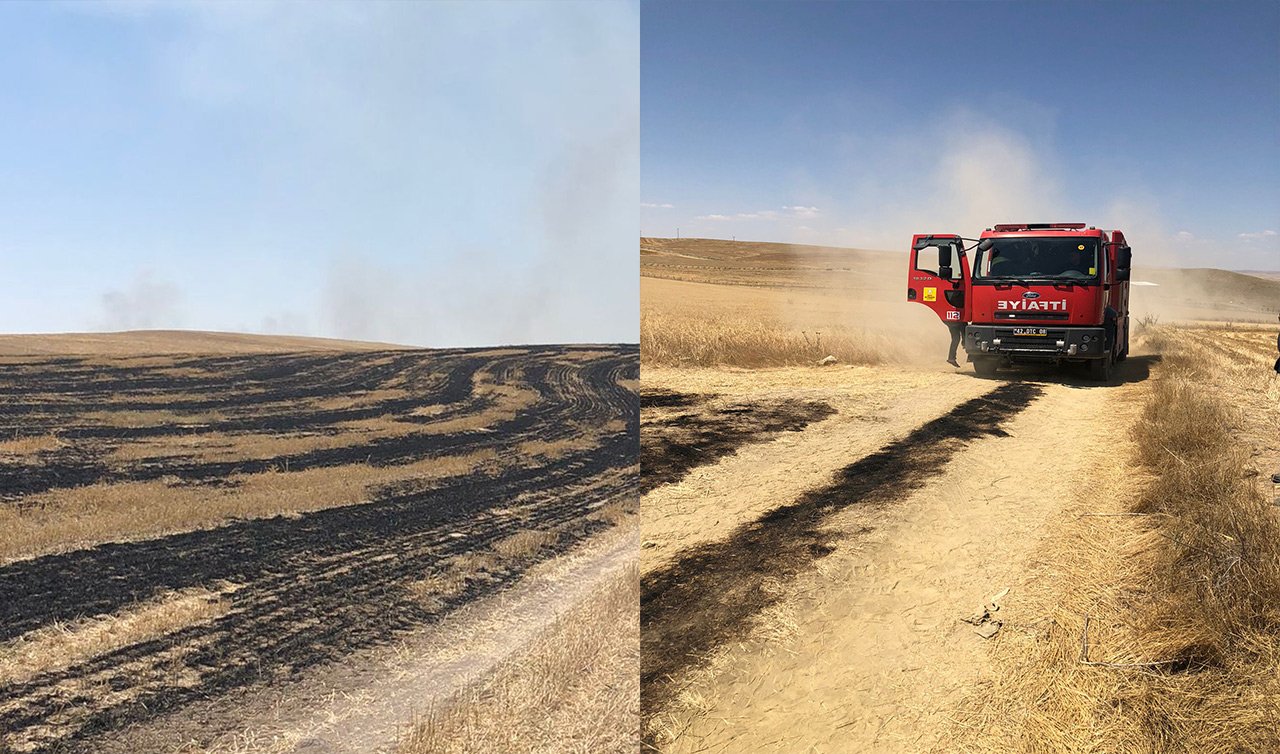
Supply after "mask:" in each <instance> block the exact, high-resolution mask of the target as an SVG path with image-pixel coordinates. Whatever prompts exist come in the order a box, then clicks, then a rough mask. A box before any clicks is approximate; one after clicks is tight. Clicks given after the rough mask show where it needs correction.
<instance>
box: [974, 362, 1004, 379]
mask: <svg viewBox="0 0 1280 754" xmlns="http://www.w3.org/2000/svg"><path fill="white" fill-rule="evenodd" d="M999 365H1000V362H999V360H998V359H993V358H990V357H978V358H976V359H974V360H973V373H974V374H976V375H978V376H979V377H995V376H996V367H998V366H999Z"/></svg>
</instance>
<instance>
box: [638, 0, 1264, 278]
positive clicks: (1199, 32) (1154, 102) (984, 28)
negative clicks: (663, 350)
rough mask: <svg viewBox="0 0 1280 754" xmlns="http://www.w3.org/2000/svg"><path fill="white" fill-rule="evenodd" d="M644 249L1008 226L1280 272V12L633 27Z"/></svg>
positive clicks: (1084, 9) (787, 12)
mask: <svg viewBox="0 0 1280 754" xmlns="http://www.w3.org/2000/svg"><path fill="white" fill-rule="evenodd" d="M641 61H642V63H641V64H642V71H643V76H642V81H641V102H642V107H641V161H642V181H641V201H642V205H641V221H640V224H641V229H642V232H643V233H645V234H647V235H660V236H666V235H674V234H675V232H676V228H677V227H679V228H680V232H681V233H682V234H683V235H685V236H711V237H718V238H728V237H730V236H737V237H738V238H750V239H758V240H777V241H792V242H810V243H834V244H839V245H848V246H861V247H864V248H882V249H900V248H905V246H906V245H907V242H908V239H909V238H910V234H911V233H912V232H915V231H921V232H951V231H954V232H959V233H962V234H966V235H968V234H976V233H978V232H980V231H981V230H982V229H983V228H985V227H987V226H988V225H991V224H992V223H996V222H1001V221H1011V220H1031V221H1064V220H1072V221H1073V220H1080V221H1084V222H1088V223H1090V224H1096V225H1101V226H1103V227H1119V228H1122V229H1123V230H1125V231H1126V234H1127V235H1128V237H1129V239H1130V241H1131V243H1132V244H1133V246H1134V248H1135V254H1144V255H1145V260H1146V261H1147V262H1148V263H1150V262H1156V263H1162V264H1186V265H1192V266H1217V267H1226V268H1231V269H1271V270H1276V269H1280V235H1277V231H1280V4H1277V3H1274V2H1235V3H1194V4H1187V3H1182V4H1175V3H1082V2H1081V3H1027V4H1014V3H996V2H991V3H977V2H943V3H934V2H903V3H888V2H848V3H834V2H831V3H751V4H733V5H728V4H721V3H687V2H678V3H667V2H645V3H644V5H643V7H642V12H641Z"/></svg>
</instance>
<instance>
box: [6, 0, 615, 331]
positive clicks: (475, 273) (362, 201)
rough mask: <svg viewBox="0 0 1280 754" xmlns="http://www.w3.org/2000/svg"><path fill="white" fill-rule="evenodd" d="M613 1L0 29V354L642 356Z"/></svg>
mask: <svg viewBox="0 0 1280 754" xmlns="http://www.w3.org/2000/svg"><path fill="white" fill-rule="evenodd" d="M638 30H639V9H638V6H637V5H636V4H635V3H634V2H615V3H609V2H604V3H597V2H582V3H572V2H549V3H545V4H538V3H514V2H502V3H499V2H494V3H458V4H448V3H393V4H382V5H379V4H360V5H355V4H340V3H296V4H261V3H254V4H233V3H225V4H218V5H198V4H159V3H112V4H90V3H86V4H76V5H35V4H30V5H27V4H15V3H3V4H0V262H2V263H3V267H0V269H2V270H3V273H2V274H3V277H4V279H5V285H4V291H5V295H4V296H0V331H7V332H50V331H66V330H86V329H123V328H137V327H188V328H198V329H221V330H241V331H267V332H287V333H300V334H311V335H323V336H334V337H354V338H363V339H377V340H390V341H396V342H404V343H414V344H421V345H470V344H489V343H511V342H564V341H628V342H634V341H636V340H637V339H638V322H637V315H636V312H637V310H638V306H639V303H638V300H639V290H638V282H637V277H638V265H637V262H636V253H635V244H636V241H635V238H636V230H635V229H636V217H637V204H638V203H639V195H638V193H637V187H638V183H639V155H638V149H639V131H638V121H639V113H638V107H639V99H638V97H639V39H638Z"/></svg>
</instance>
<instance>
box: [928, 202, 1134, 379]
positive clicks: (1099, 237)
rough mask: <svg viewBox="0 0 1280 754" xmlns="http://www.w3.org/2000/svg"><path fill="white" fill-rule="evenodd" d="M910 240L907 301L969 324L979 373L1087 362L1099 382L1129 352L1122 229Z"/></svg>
mask: <svg viewBox="0 0 1280 754" xmlns="http://www.w3.org/2000/svg"><path fill="white" fill-rule="evenodd" d="M966 241H969V242H973V241H975V239H964V238H961V237H960V236H958V235H956V234H954V233H918V234H916V235H915V236H914V237H913V238H912V239H911V268H910V272H909V275H908V283H907V300H908V301H915V302H918V303H921V304H924V305H925V306H927V307H929V308H930V309H932V310H933V311H934V312H935V313H937V315H938V317H939V318H940V319H941V320H942V321H943V322H946V323H948V324H953V325H959V324H963V325H964V340H963V341H962V342H963V343H964V349H965V351H966V352H967V353H968V354H969V361H970V362H972V363H973V369H974V371H975V372H977V373H978V374H979V375H983V376H988V375H992V374H995V372H996V370H997V369H999V368H1000V367H1001V366H1010V365H1013V364H1019V363H1054V364H1070V363H1079V364H1087V365H1088V367H1089V372H1090V375H1091V376H1092V377H1093V378H1095V379H1098V380H1104V381H1105V380H1108V379H1110V377H1111V371H1112V366H1113V365H1114V364H1115V362H1117V361H1122V360H1124V358H1125V357H1126V356H1128V355H1129V268H1130V262H1131V260H1132V252H1131V250H1130V249H1129V245H1128V244H1127V243H1126V242H1125V238H1124V234H1123V233H1121V232H1120V231H1118V230H1113V231H1106V230H1101V229H1099V228H1094V227H1092V226H1089V227H1086V226H1085V224H1084V223H1014V224H1006V225H996V226H994V227H992V228H987V229H986V231H985V232H983V234H982V235H981V236H980V237H979V238H978V239H976V243H974V244H973V245H972V246H970V247H967V248H966V246H965V242H966Z"/></svg>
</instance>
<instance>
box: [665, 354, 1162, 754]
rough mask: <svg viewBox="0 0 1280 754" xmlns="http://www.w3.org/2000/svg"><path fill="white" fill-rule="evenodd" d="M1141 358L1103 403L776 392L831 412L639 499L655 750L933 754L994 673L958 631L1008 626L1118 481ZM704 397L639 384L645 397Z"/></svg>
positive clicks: (961, 389) (1025, 383)
mask: <svg viewBox="0 0 1280 754" xmlns="http://www.w3.org/2000/svg"><path fill="white" fill-rule="evenodd" d="M1152 361H1153V359H1152V357H1147V356H1135V357H1134V358H1131V359H1130V360H1129V362H1128V363H1127V364H1126V365H1125V367H1124V369H1123V370H1122V378H1121V384H1118V385H1114V386H1097V385H1094V384H1091V383H1089V382H1087V381H1084V380H1077V379H1073V378H1071V377H1070V376H1063V375H1058V374H1056V373H1052V372H1049V373H1042V374H1035V373H1031V374H1020V375H1016V376H1013V377H1012V378H1010V379H1002V380H994V381H991V380H980V379H976V378H974V377H972V376H971V375H954V374H944V373H936V372H932V373H931V372H918V373H916V372H908V373H907V374H906V375H905V379H898V378H897V375H898V374H900V373H901V370H896V371H894V374H893V375H890V374H889V373H888V372H889V371H891V370H888V369H886V370H884V371H883V373H882V372H881V370H880V369H879V368H865V369H862V370H846V373H845V374H844V375H843V376H844V377H845V378H846V380H845V384H844V385H843V386H841V387H840V389H838V390H837V389H836V388H837V384H838V382H839V380H838V377H840V376H841V375H839V374H838V373H832V377H831V378H830V380H831V382H830V383H829V384H826V383H825V382H824V384H817V385H815V384H812V382H809V383H808V384H806V382H805V381H804V380H803V379H802V377H801V375H800V373H799V371H797V372H796V373H794V374H791V375H788V374H787V373H786V370H780V371H778V372H774V373H771V374H773V378H772V379H773V380H774V381H775V382H782V383H787V382H790V383H791V391H792V392H798V393H803V394H804V395H806V396H807V397H808V398H809V399H810V400H812V399H815V398H817V397H819V396H821V395H823V394H825V395H826V396H827V398H828V399H829V400H830V401H832V402H833V403H834V404H836V405H837V406H838V409H839V410H838V411H837V413H836V414H835V415H834V416H832V417H830V418H827V419H825V420H821V421H818V422H815V423H813V424H810V425H808V426H807V427H805V428H803V429H802V430H800V431H798V432H794V431H792V432H788V431H782V432H777V433H773V434H772V435H769V436H767V437H759V436H754V437H751V438H749V440H751V441H753V442H750V443H744V445H743V446H742V447H741V448H740V449H738V451H737V453H736V455H734V456H730V457H728V458H725V459H723V460H719V461H718V462H713V463H710V464H708V465H705V466H700V467H698V468H697V469H695V470H692V471H690V472H689V473H688V474H687V476H686V477H685V478H684V479H683V480H682V481H680V482H678V483H675V484H671V485H667V486H662V487H658V488H656V489H654V490H653V491H652V492H650V493H649V494H648V495H647V496H646V497H645V498H644V499H643V501H642V505H641V509H642V516H643V526H644V536H645V539H646V542H645V549H644V550H642V553H643V568H644V576H643V586H644V593H643V597H642V658H643V681H644V687H643V688H644V691H643V700H644V707H645V713H646V717H647V720H648V727H647V733H648V741H647V743H648V744H649V746H651V747H653V748H654V749H659V750H664V751H777V752H797V751H831V752H834V751H927V750H929V749H931V748H933V747H935V746H938V745H939V744H940V743H941V742H942V737H943V736H944V735H945V734H946V731H947V720H948V717H949V716H950V715H951V713H952V712H954V705H956V704H959V703H961V702H962V701H963V700H964V698H965V697H964V693H965V691H966V690H967V689H968V688H969V687H970V686H971V684H972V683H973V682H974V681H975V680H976V679H978V678H980V677H981V675H982V674H983V673H984V672H985V671H984V655H983V649H984V643H985V641H986V640H984V639H983V638H981V637H980V636H978V635H977V634H976V633H975V631H974V627H973V626H972V625H970V624H968V623H965V622H963V621H962V619H963V618H965V617H967V616H970V615H972V614H973V613H975V611H976V610H977V609H978V608H979V607H980V606H981V605H982V603H983V602H984V601H985V600H988V599H989V598H991V597H992V596H994V595H998V594H999V593H1001V592H1003V591H1004V590H1006V589H1007V590H1009V591H1008V592H1007V596H1002V597H1000V599H999V602H1000V603H1001V611H999V614H1000V615H1002V616H1005V617H1006V618H1007V616H1009V615H1013V614H1016V611H1017V609H1018V594H1019V592H1020V590H1023V589H1025V588H1026V586H1027V585H1026V583H1025V581H1024V580H1025V577H1024V575H1023V574H1024V573H1025V572H1026V571H1025V569H1024V568H1023V565H1024V563H1025V561H1026V560H1027V558H1028V557H1029V556H1030V554H1031V553H1032V552H1033V551H1034V549H1035V546H1036V544H1037V542H1038V541H1039V540H1040V539H1041V538H1042V537H1043V536H1044V534H1045V532H1046V531H1048V530H1049V528H1050V527H1052V526H1053V525H1054V522H1055V516H1058V515H1060V513H1061V511H1063V510H1064V509H1065V508H1066V507H1067V503H1068V502H1069V501H1074V500H1076V499H1077V497H1078V496H1079V495H1082V494H1089V493H1090V491H1091V485H1090V480H1092V479H1096V478H1097V476H1098V473H1099V470H1100V469H1103V468H1108V467H1109V465H1110V464H1112V463H1113V459H1112V458H1111V457H1110V452H1109V449H1108V442H1107V441H1108V438H1109V437H1111V436H1113V435H1114V434H1115V433H1117V432H1120V433H1123V432H1125V431H1126V428H1127V427H1128V426H1129V425H1130V424H1131V422H1132V421H1133V419H1134V416H1135V412H1136V410H1137V407H1138V406H1139V400H1138V398H1139V396H1140V394H1141V393H1142V392H1143V390H1144V385H1143V382H1144V380H1145V379H1146V377H1147V376H1148V370H1149V367H1150V365H1151V363H1152ZM808 373H809V374H810V375H812V374H813V370H809V371H808ZM663 377H668V379H666V380H664V379H662V378H663ZM695 377H696V376H695ZM708 377H709V375H708ZM823 380H824V381H825V380H826V378H825V377H824V378H823ZM748 381H749V379H748V378H747V377H746V376H745V375H744V376H743V378H742V382H744V383H745V382H748ZM765 381H766V382H768V381H769V379H767V378H766V380H765ZM697 382H698V381H697V379H696V378H694V377H691V376H689V375H686V376H685V377H683V378H681V377H679V376H678V375H677V374H676V373H672V374H670V375H665V374H663V373H658V374H652V373H651V372H650V371H648V370H646V373H645V386H644V389H645V390H646V391H647V390H654V389H663V390H669V391H673V392H676V391H678V392H683V393H686V394H691V393H694V392H695V388H696V387H697ZM721 382H722V383H725V382H726V380H725V379H724V378H721ZM727 382H728V383H730V384H721V385H720V386H719V388H718V389H717V390H713V389H711V388H710V387H708V388H705V389H703V390H702V391H700V392H704V393H705V392H719V393H721V394H723V393H724V392H726V390H725V389H726V388H727V387H732V384H731V383H732V382H733V380H732V379H729V380H727ZM740 389H742V390H746V388H740ZM761 392H765V391H763V390H762V391H761ZM767 392H768V393H769V394H771V395H778V394H779V393H781V394H783V395H788V394H789V393H788V392H787V391H786V390H780V389H779V386H778V385H770V386H769V387H768V388H767ZM708 410H709V411H712V412H714V406H712V407H710V408H709V409H708ZM737 421H741V419H740V418H739V419H737ZM643 422H645V424H644V427H645V429H644V430H643V432H645V433H647V432H649V431H650V427H652V426H654V425H653V417H652V414H651V412H647V413H646V414H645V418H644V419H643Z"/></svg>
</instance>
